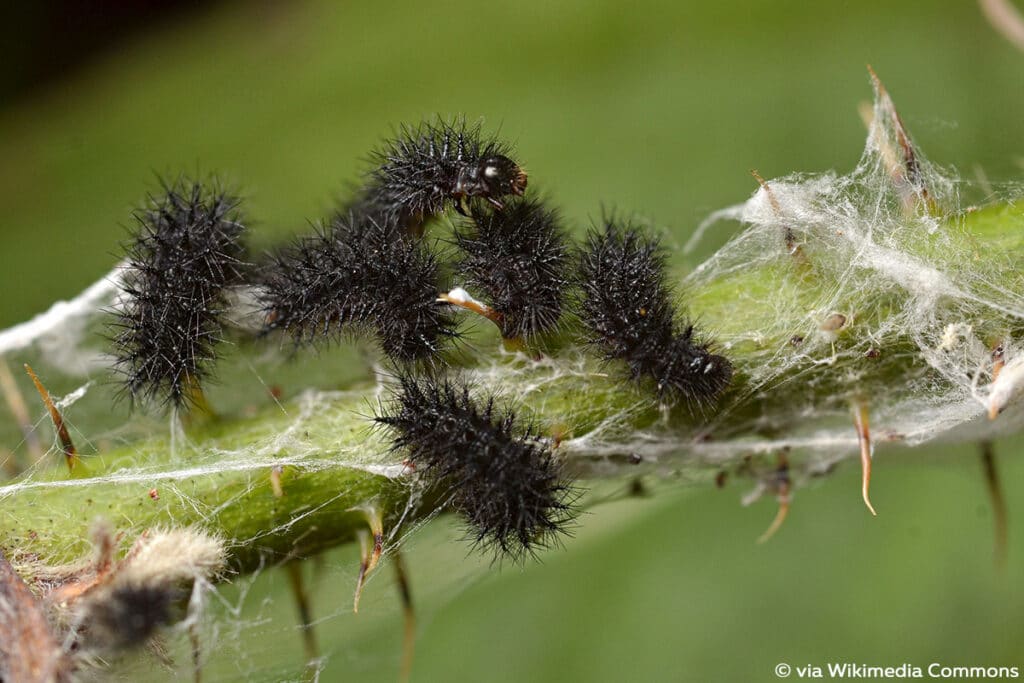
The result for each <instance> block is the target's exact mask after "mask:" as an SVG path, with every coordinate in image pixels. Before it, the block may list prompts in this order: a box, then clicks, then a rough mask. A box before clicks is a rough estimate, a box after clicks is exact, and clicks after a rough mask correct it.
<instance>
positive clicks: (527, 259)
mask: <svg viewBox="0 0 1024 683" xmlns="http://www.w3.org/2000/svg"><path fill="white" fill-rule="evenodd" d="M471 216H472V219H473V220H472V223H471V224H470V225H467V226H464V227H462V228H461V229H457V230H456V232H455V242H456V244H457V245H458V246H459V249H460V250H461V254H460V256H459V258H458V260H457V262H456V269H457V271H458V272H459V273H460V274H461V275H462V276H463V277H465V278H466V284H467V285H468V286H470V287H471V288H474V289H475V288H479V289H480V290H482V291H483V292H484V294H485V295H486V298H487V300H488V303H489V304H490V305H491V307H492V308H493V309H494V310H495V311H496V312H497V313H498V316H499V320H498V322H499V327H500V328H501V333H502V336H503V337H505V338H507V339H529V338H530V337H533V336H535V335H538V334H542V333H544V332H548V331H551V330H553V329H554V328H555V327H556V326H557V324H558V320H559V318H560V317H561V315H562V310H563V307H564V304H565V297H566V291H567V290H568V288H569V284H570V268H571V266H570V263H571V255H570V251H569V247H568V244H567V242H566V238H565V234H564V232H563V230H562V228H561V225H560V218H559V216H558V212H557V211H555V210H554V209H550V208H547V207H545V206H544V204H543V203H541V202H540V201H538V200H536V199H520V200H515V201H513V202H510V203H509V204H508V205H506V206H505V207H504V209H502V210H500V211H490V210H487V209H486V208H485V207H484V206H483V205H481V204H479V203H477V204H475V205H474V206H473V207H472V210H471Z"/></svg>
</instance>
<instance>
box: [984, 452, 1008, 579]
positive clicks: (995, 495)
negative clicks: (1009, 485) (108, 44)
mask: <svg viewBox="0 0 1024 683" xmlns="http://www.w3.org/2000/svg"><path fill="white" fill-rule="evenodd" d="M979 446H980V447H981V464H982V467H984V469H985V485H986V487H987V489H988V498H989V502H990V503H991V504H992V523H993V525H994V531H995V541H994V548H993V553H994V557H995V564H996V569H998V570H1000V571H1005V569H1006V554H1007V552H1006V551H1007V547H1008V545H1009V544H1008V542H1007V538H1008V534H1007V518H1008V516H1007V513H1006V498H1005V497H1004V496H1003V485H1002V482H1001V480H1000V478H999V469H998V468H997V467H996V454H995V450H994V449H993V448H992V442H991V441H982V442H981V443H980V444H979Z"/></svg>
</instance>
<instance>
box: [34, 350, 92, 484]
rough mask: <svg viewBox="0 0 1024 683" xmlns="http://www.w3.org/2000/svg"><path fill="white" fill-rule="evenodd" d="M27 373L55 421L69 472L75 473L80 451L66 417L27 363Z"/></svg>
mask: <svg viewBox="0 0 1024 683" xmlns="http://www.w3.org/2000/svg"><path fill="white" fill-rule="evenodd" d="M25 372H27V373H28V376H29V377H31V378H32V383H33V384H35V385H36V391H38V392H39V397H40V398H42V399H43V404H44V405H46V409H47V410H48V411H50V419H51V420H53V429H54V431H56V432H57V438H58V439H60V444H61V448H62V449H63V451H64V459H65V461H66V462H67V464H68V472H73V471H74V470H75V466H76V465H77V464H78V461H79V458H78V451H77V450H75V444H74V442H72V441H71V435H70V434H68V428H67V425H66V424H64V417H63V416H62V415H61V414H60V411H59V410H57V406H56V405H54V403H53V399H52V398H50V392H48V391H47V390H46V387H44V386H43V383H42V382H41V381H39V377H37V376H36V373H35V372H33V370H32V366H31V365H29V364H28V363H25Z"/></svg>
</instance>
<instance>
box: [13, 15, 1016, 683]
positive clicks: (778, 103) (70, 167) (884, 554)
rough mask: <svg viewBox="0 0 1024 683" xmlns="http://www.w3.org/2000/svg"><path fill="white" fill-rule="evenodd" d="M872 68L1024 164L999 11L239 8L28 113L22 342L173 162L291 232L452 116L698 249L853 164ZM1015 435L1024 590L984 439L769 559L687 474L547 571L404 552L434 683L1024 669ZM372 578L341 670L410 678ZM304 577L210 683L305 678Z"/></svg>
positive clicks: (803, 498)
mask: <svg viewBox="0 0 1024 683" xmlns="http://www.w3.org/2000/svg"><path fill="white" fill-rule="evenodd" d="M868 62H870V63H871V64H872V65H873V66H874V67H875V69H876V71H878V73H879V74H880V75H881V77H882V78H883V80H884V81H885V82H886V84H887V85H888V87H889V89H890V91H891V92H892V93H893V96H894V97H895V99H896V103H897V105H898V106H899V107H900V110H901V112H902V114H903V117H904V121H905V122H906V124H907V126H908V127H909V128H910V130H911V131H912V132H913V133H914V135H915V139H916V141H917V142H918V143H919V144H920V146H921V147H922V149H923V150H924V151H925V152H926V153H927V154H928V155H929V156H930V157H931V158H932V159H933V160H935V161H937V162H939V163H941V164H955V165H957V166H958V167H959V168H960V171H961V174H962V175H964V176H966V177H968V178H972V177H974V176H976V175H977V173H978V171H977V170H976V169H983V171H984V173H985V175H986V176H987V177H988V178H989V179H991V180H992V181H1000V180H1009V181H1013V182H1016V180H1017V179H1018V178H1019V177H1020V176H1021V174H1022V173H1024V169H1022V168H1021V164H1022V161H1021V157H1022V156H1024V127H1022V126H1021V125H1020V112H1021V111H1022V110H1024V107H1022V105H1024V89H1022V88H1020V87H1019V86H1020V83H1021V82H1022V76H1024V55H1022V54H1020V53H1017V52H1015V51H1014V50H1013V49H1012V48H1011V47H1009V46H1008V45H1006V44H1005V43H1004V42H1003V41H1002V40H1001V39H1000V38H998V37H997V36H996V35H995V34H994V33H993V32H992V31H991V29H990V28H989V27H988V26H987V24H985V23H984V21H983V19H982V18H981V15H980V12H979V11H978V9H977V8H976V6H975V5H974V3H970V2H960V1H959V0H947V1H945V2H935V1H927V2H926V1H923V0H921V1H911V2H901V3H892V2H884V1H876V2H859V3H856V4H848V5H838V4H834V3H820V4H817V5H813V4H807V3H798V2H738V1H734V2H719V3H669V2H665V3H639V4H637V3H633V4H630V3H616V2H557V3H553V2H546V3H480V2H473V3H470V2H453V3H444V4H436V3H413V2H405V1H403V2H398V3H389V4H382V3H333V2H326V1H324V2H319V3H317V2H301V3H287V4H286V3H226V4H221V5H218V6H217V7H215V8H212V9H210V10H207V11H205V12H203V13H200V14H196V15H192V16H190V17H187V18H182V19H180V20H177V21H176V22H175V23H174V24H172V25H168V26H165V27H162V28H159V29H157V30H154V31H153V32H150V33H146V34H140V35H139V36H137V38H135V39H134V40H131V41H128V42H125V43H122V44H118V45H113V46H111V47H110V49H109V50H108V52H107V54H105V55H104V56H102V57H101V58H100V59H99V60H98V61H96V62H93V63H87V64H83V65H82V66H81V67H80V68H79V69H77V70H76V71H75V72H74V73H71V74H69V76H68V78H67V79H66V80H63V81H59V82H55V83H53V84H51V85H49V86H47V87H46V88H44V89H42V90H39V91H37V92H35V93H34V94H32V95H31V96H30V97H27V98H25V99H23V100H21V101H19V102H14V103H9V104H8V106H7V107H5V108H4V110H3V111H0V207H2V208H3V213H2V218H0V254H3V256H4V258H3V265H4V267H3V269H0V291H3V293H4V297H3V305H2V306H0V325H7V324H10V323H14V322H17V321H19V320H21V319H24V318H26V317H28V316H29V315H31V314H33V313H35V312H38V311H39V310H41V309H43V308H45V307H46V306H47V305H48V304H49V303H50V302H52V301H53V300H55V299H57V298H61V297H66V296H69V295H71V294H73V293H75V292H77V291H78V290H79V289H80V288H81V287H82V286H84V285H85V284H87V283H89V282H91V281H92V280H94V279H95V278H96V277H97V276H99V275H100V274H102V273H104V272H106V271H107V270H108V269H109V267H110V266H111V265H112V263H113V262H114V260H115V258H116V257H115V256H114V255H113V253H114V252H115V251H116V242H117V241H118V240H119V239H121V238H123V235H124V232H123V229H122V227H121V226H122V225H125V224H127V223H128V222H129V220H128V217H129V210H130V207H131V206H132V205H134V204H135V203H136V202H137V201H138V199H139V197H140V196H141V195H142V194H143V193H144V192H145V191H146V190H147V189H153V188H154V187H155V185H156V183H155V180H154V177H155V176H154V173H177V172H180V171H185V172H191V173H199V174H202V173H206V172H211V171H216V172H218V173H220V174H221V175H222V176H224V177H226V178H227V179H228V180H230V181H232V182H234V183H236V185H237V186H238V187H239V188H240V189H241V190H242V191H243V193H244V194H245V195H246V196H247V197H248V198H249V201H248V202H247V206H248V209H249V211H250V213H251V215H252V216H253V218H254V221H253V223H254V225H253V229H254V233H255V236H256V238H257V243H258V245H259V246H266V245H269V244H271V243H273V242H274V241H276V240H277V239H279V238H280V237H281V236H283V235H285V234H289V233H292V232H295V231H299V230H303V229H305V226H306V221H307V220H309V219H315V218H317V217H319V216H320V215H322V214H323V213H325V212H326V211H327V210H329V209H330V207H331V206H333V203H334V200H335V198H336V197H337V196H340V195H342V194H343V193H344V192H345V191H346V184H347V183H350V182H352V181H354V180H355V179H356V177H357V173H358V171H359V169H361V168H362V167H363V166H362V164H361V159H362V158H363V157H365V153H366V151H367V150H368V149H369V147H370V146H371V145H372V144H373V143H374V142H375V141H376V140H377V139H379V137H380V136H381V135H382V134H384V133H386V132H387V130H388V127H389V126H390V125H392V124H397V123H400V122H403V121H410V120H416V119H419V118H421V117H423V116H429V115H433V114H435V113H441V114H445V115H450V114H454V113H465V114H466V115H467V116H469V117H470V118H474V117H477V116H481V117H483V118H484V119H485V120H486V122H487V125H488V126H490V127H498V126H500V127H501V130H502V133H503V134H504V135H505V136H506V137H509V138H511V139H512V140H515V141H516V142H517V146H518V149H519V151H520V156H521V157H522V159H523V160H524V161H525V163H526V165H527V168H528V170H529V171H530V174H531V176H530V181H531V188H537V189H541V190H544V191H546V192H548V193H549V194H550V196H551V197H552V199H554V200H555V201H557V202H558V203H560V204H562V205H564V206H565V208H566V212H567V215H568V216H569V217H570V218H571V219H572V220H573V221H574V222H575V223H576V224H577V225H579V226H581V225H583V224H585V223H586V219H587V217H588V216H591V215H596V214H597V213H598V212H599V210H600V207H601V206H602V204H604V205H614V206H617V207H619V208H622V209H626V210H635V211H637V212H639V213H640V214H641V215H643V216H646V217H649V218H650V219H651V220H652V221H653V222H654V223H655V225H657V226H666V230H667V231H668V235H669V237H670V240H671V241H673V242H675V243H678V244H681V243H682V242H683V241H684V240H685V238H686V237H687V236H688V235H689V234H690V232H691V231H692V230H693V228H694V226H695V225H696V224H697V223H698V222H699V220H700V219H701V218H702V217H703V216H704V215H705V214H706V213H707V212H708V211H710V210H712V209H715V208H718V207H720V206H722V205H725V204H730V203H733V202H736V201H739V200H742V199H743V198H745V197H746V196H747V195H748V194H749V193H750V192H751V191H752V190H753V188H754V184H753V182H752V180H751V179H750V178H749V176H748V175H747V170H748V169H749V168H751V167H756V168H758V169H759V170H760V172H761V173H762V175H764V176H765V177H769V178H770V177H772V176H775V175H781V174H785V173H789V172H792V171H799V170H804V171H816V170H822V169H827V168H837V169H838V170H840V171H844V170H846V169H848V168H849V167H851V166H852V165H853V164H854V163H855V162H856V160H857V158H858V156H859V154H860V151H861V147H862V144H863V137H864V132H863V127H862V125H861V123H860V121H859V119H858V117H857V115H856V105H857V103H858V102H859V101H862V100H865V99H868V98H869V97H870V87H869V84H868V79H867V76H866V73H865V70H864V65H865V63H868ZM982 194H983V193H982ZM726 232H727V228H725V227H723V228H719V229H718V230H717V231H715V232H713V233H712V235H711V236H710V238H709V239H708V240H706V241H705V243H703V245H702V248H701V251H700V252H698V253H697V254H695V255H694V256H693V260H691V261H690V262H689V265H692V264H693V263H694V262H695V259H697V258H699V257H700V256H701V255H702V254H707V253H709V251H710V250H712V249H713V248H714V247H715V246H717V245H718V244H721V243H722V241H724V239H725V238H726V236H727V234H726ZM677 261H678V263H677V265H678V266H679V267H681V268H682V267H685V265H686V264H684V263H683V259H682V258H681V257H680V258H678V259H677ZM695 312H696V313H697V314H698V315H699V313H700V311H699V310H698V311H695ZM351 357H352V358H353V359H354V358H355V354H352V356H351ZM290 372H291V373H292V375H294V374H295V372H294V368H292V370H290ZM217 390H218V391H230V390H231V387H220V388H218V389H217ZM997 449H998V451H999V453H1000V455H1001V464H1002V469H1003V476H1004V483H1005V485H1006V487H1007V490H1008V503H1009V506H1010V510H1011V539H1010V542H1011V545H1010V558H1009V564H1008V567H1007V571H1006V573H1005V574H1004V575H1000V574H998V573H997V572H996V571H995V570H994V568H993V564H992V561H991V554H990V548H991V529H990V527H991V520H990V512H989V510H988V508H987V503H986V498H985V493H984V487H983V484H982V480H981V471H980V466H979V465H978V463H977V461H976V457H975V456H974V452H973V450H972V449H971V448H969V447H964V448H957V449H950V450H941V449H931V450H929V451H908V450H898V449H892V450H883V451H881V452H880V453H879V457H878V459H877V460H876V466H875V483H874V486H873V500H874V502H875V504H876V507H877V508H878V509H879V511H880V513H881V515H880V517H879V518H877V519H873V518H871V517H870V516H869V515H868V514H867V513H866V511H865V510H864V509H863V507H862V505H861V503H860V501H859V497H858V492H857V487H858V482H857V479H858V478H857V474H856V473H855V472H854V471H852V470H850V469H849V468H847V469H841V470H840V471H839V472H838V473H837V474H836V475H835V476H833V477H831V478H829V479H827V480H825V481H822V482H820V483H818V484H816V485H815V486H814V487H813V488H812V489H809V490H803V491H800V492H798V494H797V498H796V501H795V506H796V507H795V509H794V511H793V514H792V516H791V519H790V520H789V522H788V523H787V525H786V527H784V528H783V530H782V531H781V532H780V534H779V535H778V536H777V537H776V538H775V539H774V540H773V541H772V542H771V543H770V544H768V545H767V546H764V547H759V546H755V545H754V539H756V537H757V536H758V534H759V533H760V531H761V530H762V529H763V528H764V527H765V526H766V525H767V523H768V521H769V519H770V517H771V515H772V514H773V512H774V510H773V509H772V505H771V504H770V503H769V502H767V501H766V502H762V503H760V504H758V505H757V506H755V507H754V508H752V509H742V508H741V507H740V506H739V505H738V503H737V499H738V497H739V495H740V493H741V492H743V491H745V490H746V486H747V484H745V483H743V482H733V483H732V484H731V485H730V486H729V487H728V488H727V489H726V490H725V491H715V490H710V489H697V490H694V489H684V488H679V487H673V486H671V485H666V486H660V487H658V488H657V495H656V496H655V497H654V498H653V499H652V500H641V501H631V502H628V503H615V504H609V505H605V506H601V507H597V508H595V509H594V510H593V511H592V513H588V514H587V515H585V517H584V519H583V520H582V523H581V526H580V528H579V530H578V534H577V536H578V537H577V538H575V539H572V540H570V541H568V542H567V548H568V549H567V551H565V552H558V551H555V552H551V553H548V554H546V555H545V557H544V562H543V564H541V565H539V566H530V567H528V568H526V569H524V570H520V569H518V568H514V567H505V568H503V569H502V571H500V572H499V571H496V570H494V569H488V568H487V565H486V562H481V561H479V560H476V559H472V558H469V559H467V558H466V552H467V551H466V549H465V546H463V545H460V544H458V543H457V542H455V541H454V539H455V538H456V537H457V531H453V530H452V528H451V527H449V526H446V525H445V523H443V522H442V523H440V524H437V525H433V526H431V527H429V528H427V529H425V530H423V531H421V532H418V533H417V534H415V535H413V536H412V537H411V538H410V539H409V542H408V544H407V545H408V551H407V563H408V564H409V566H410V570H411V574H412V580H413V589H414V594H415V595H416V596H417V597H418V598H419V604H420V608H421V613H422V614H423V618H422V619H421V631H420V642H419V652H418V656H417V662H416V667H415V670H414V674H415V678H416V679H419V680H509V681H511V680H516V681H518V680H608V681H612V680H616V681H617V680H623V679H634V680H770V679H772V678H773V675H772V673H771V671H772V667H773V666H774V664H775V663H776V662H777V661H788V662H790V663H792V664H798V663H819V664H823V663H824V662H826V661H829V660H852V661H858V662H866V663H880V664H898V663H901V662H903V661H908V662H912V663H916V664H920V665H925V664H927V663H928V662H930V661H933V660H934V661H942V662H944V663H950V664H970V663H985V664H1000V663H1002V664H1020V661H1019V659H1018V658H1019V643H1020V642H1021V640H1022V636H1024V627H1022V625H1021V622H1020V619H1019V614H1020V613H1021V610H1022V609H1024V595H1022V593H1021V590H1020V587H1019V582H1016V581H1015V580H1014V577H1019V576H1020V568H1021V560H1020V557H1021V550H1020V549H1021V548H1022V547H1024V535H1022V534H1021V532H1020V531H1019V529H1020V528H1022V527H1021V525H1019V524H1016V519H1017V518H1016V517H1015V516H1013V513H1015V512H1018V513H1019V511H1020V510H1021V509H1024V506H1022V505H1021V503H1022V501H1024V497H1022V496H1021V495H1019V493H1018V492H1017V491H1016V490H1015V483H1016V482H1018V481H1019V480H1020V478H1021V474H1022V473H1024V468H1022V467H1021V465H1020V464H1018V462H1016V461H1017V460H1018V459H1019V457H1020V447H1019V446H1017V445H1016V444H1015V443H1009V442H1008V443H1003V444H998V446H997ZM355 563H356V555H355V551H354V549H352V548H348V549H344V550H341V551H338V552H334V553H331V554H329V555H328V556H327V557H326V559H325V561H324V567H323V569H322V570H321V571H320V574H321V575H320V576H319V577H318V579H317V581H316V583H315V586H316V589H315V606H314V611H315V613H316V614H317V615H318V616H328V615H335V617H336V618H331V619H327V620H326V621H325V622H324V623H322V624H321V625H320V633H319V635H320V640H321V644H322V646H323V649H324V650H325V651H328V652H329V653H331V657H330V659H329V661H328V665H327V669H326V670H325V672H324V677H323V678H322V679H321V680H347V679H352V678H359V679H361V680H364V681H373V680H393V679H394V676H395V674H396V672H397V669H398V657H397V650H398V643H399V639H400V630H401V627H400V616H399V613H398V609H397V606H396V603H397V600H396V599H395V597H394V592H393V589H392V586H391V585H390V584H391V581H390V576H389V574H388V573H387V567H385V568H384V571H382V572H381V573H380V574H378V575H377V576H376V577H375V578H374V579H373V580H372V581H371V583H370V586H369V587H368V589H367V596H366V599H365V600H364V603H363V607H362V610H361V614H360V615H359V617H353V616H351V615H350V614H349V613H348V611H347V610H348V605H349V602H350V598H351V589H352V587H353V586H354V576H355ZM306 569H307V571H308V572H309V573H310V574H313V573H315V568H314V567H307V568H306ZM453 577H457V578H453ZM467 577H469V578H467ZM471 578H476V579H477V580H476V581H472V580H470V579H471ZM285 584H286V581H285V579H284V577H283V575H282V574H280V573H279V572H274V571H267V572H264V573H262V574H261V575H260V577H259V578H258V579H257V580H256V581H255V583H254V584H252V585H251V586H250V585H249V584H248V583H243V587H246V588H248V592H247V593H246V594H245V595H244V597H243V596H242V595H241V593H240V592H238V591H234V592H233V590H232V589H228V590H226V591H225V597H226V599H227V600H229V601H237V602H238V604H241V605H242V611H241V619H242V624H243V626H244V628H242V630H241V631H240V632H239V633H240V635H239V636H238V637H234V636H233V635H232V634H231V629H230V628H227V629H224V630H222V633H221V639H220V640H221V646H220V648H221V649H220V652H219V653H218V654H215V655H214V656H213V661H212V662H211V664H210V666H209V669H208V680H231V679H232V678H237V677H239V676H241V675H243V673H244V674H247V675H251V676H252V677H254V678H256V679H259V678H263V679H265V680H277V679H280V678H285V677H288V676H297V675H298V673H299V670H300V667H299V666H298V664H297V662H298V661H299V659H300V653H301V648H300V645H299V635H298V633H297V631H295V629H294V627H293V623H294V622H293V621H292V620H293V613H294V610H293V608H292V606H291V604H290V603H289V602H288V599H287V593H286V585H285ZM467 584H468V585H469V587H468V588H466V586H467ZM239 590H240V589H239ZM264 597H270V598H272V602H270V603H266V602H264V600H263V599H264ZM215 609H220V610H221V611H222V613H223V614H222V616H225V618H228V619H229V620H230V615H229V614H228V610H226V609H224V608H223V607H222V606H219V605H215ZM264 616H266V617H270V619H269V620H268V621H265V622H263V621H258V619H259V618H260V617H264ZM182 661H184V659H183V660H182ZM143 670H147V671H148V669H143ZM240 672H242V673H240Z"/></svg>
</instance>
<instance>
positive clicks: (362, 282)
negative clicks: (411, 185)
mask: <svg viewBox="0 0 1024 683" xmlns="http://www.w3.org/2000/svg"><path fill="white" fill-rule="evenodd" d="M440 289H441V283H440V269H439V265H438V262H437V259H436V258H435V257H434V255H433V254H432V253H431V252H430V251H429V250H428V249H427V247H426V246H425V245H424V244H423V242H422V241H420V240H417V239H414V238H413V237H411V236H408V235H406V234H404V233H403V232H402V231H399V230H396V229H395V228H394V226H393V225H389V224H387V223H383V222H381V221H378V220H376V219H374V218H373V217H370V216H366V215H355V214H349V215H347V216H339V217H336V218H335V219H334V220H333V222H332V223H331V224H330V225H329V226H326V227H322V228H320V230H319V231H318V232H317V233H316V234H314V235H312V236H309V237H304V238H301V239H300V240H298V241H297V242H296V243H295V244H293V245H291V246H290V247H288V248H286V249H284V250H282V251H281V252H279V253H277V254H276V255H274V256H273V259H272V262H271V264H270V265H269V266H268V269H267V273H266V274H265V276H264V278H263V283H262V287H261V289H260V295H259V296H260V300H261V304H262V308H263V311H264V313H265V315H266V330H267V331H269V330H278V329H279V330H283V331H285V332H287V333H289V334H290V335H291V336H292V337H293V338H294V339H295V341H296V342H298V343H311V342H317V341H319V340H321V339H331V338H337V337H338V336H340V335H341V334H342V333H344V332H346V331H357V332H358V331H372V332H373V333H374V334H375V335H376V337H377V340H378V342H379V343H380V347H381V349H382V350H383V351H384V353H385V354H387V355H388V356H389V357H390V358H392V359H393V360H396V361H402V362H405V361H416V360H423V359H429V358H431V357H434V356H436V354H438V353H439V352H440V351H441V349H442V347H443V345H444V342H445V341H446V340H448V339H451V338H454V337H456V336H457V334H458V333H457V331H456V329H455V321H454V318H453V317H452V315H451V314H450V313H449V312H448V307H447V306H444V305H442V304H441V303H439V302H438V301H437V294H438V292H439V291H440Z"/></svg>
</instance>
